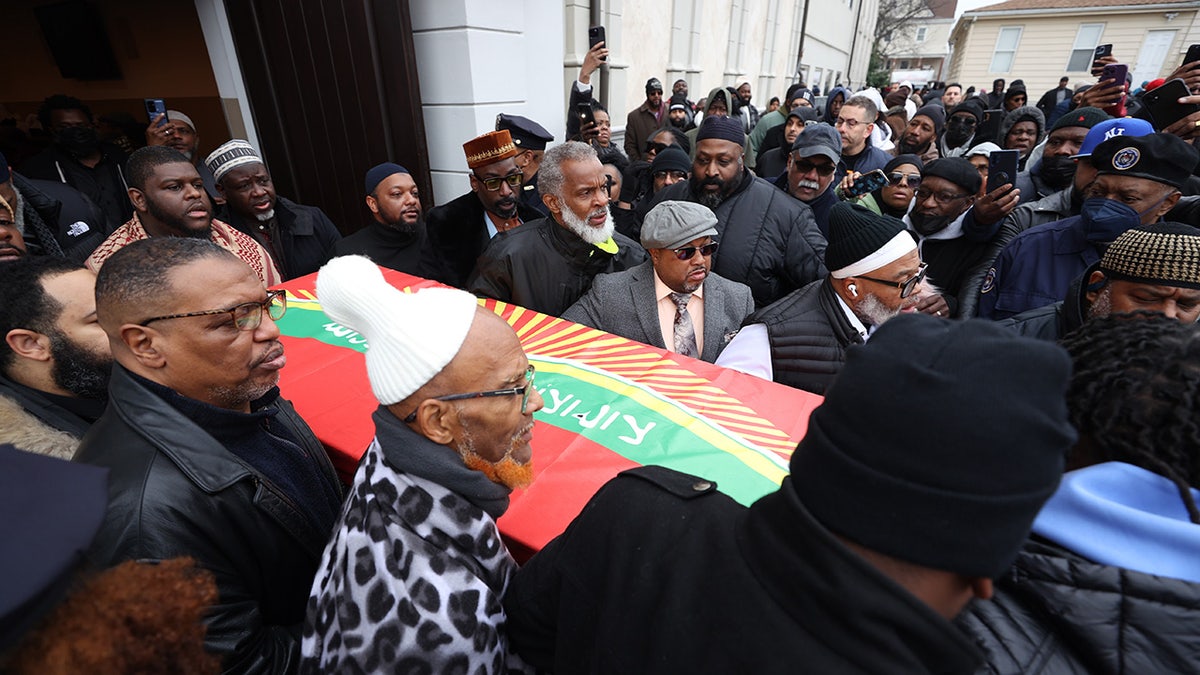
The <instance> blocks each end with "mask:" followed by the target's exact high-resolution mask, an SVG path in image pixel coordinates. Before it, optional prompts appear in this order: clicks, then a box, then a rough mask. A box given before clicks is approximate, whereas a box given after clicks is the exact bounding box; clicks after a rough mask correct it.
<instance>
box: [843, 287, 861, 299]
mask: <svg viewBox="0 0 1200 675" xmlns="http://www.w3.org/2000/svg"><path fill="white" fill-rule="evenodd" d="M846 288H849V289H850V295H853V296H854V297H856V298H857V297H858V286H855V285H854V284H850V285H849V286H847V287H846Z"/></svg>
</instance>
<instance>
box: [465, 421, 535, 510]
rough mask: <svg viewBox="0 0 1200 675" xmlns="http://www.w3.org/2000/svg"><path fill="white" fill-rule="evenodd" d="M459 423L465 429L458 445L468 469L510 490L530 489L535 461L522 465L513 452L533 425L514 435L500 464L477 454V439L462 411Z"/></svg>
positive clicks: (530, 424)
mask: <svg viewBox="0 0 1200 675" xmlns="http://www.w3.org/2000/svg"><path fill="white" fill-rule="evenodd" d="M458 423H459V424H461V425H462V428H463V438H462V441H461V442H460V443H458V444H457V445H456V448H455V449H456V450H458V454H459V455H460V456H461V457H462V459H463V464H466V465H467V468H468V469H472V470H474V471H478V472H479V473H482V474H483V475H484V476H487V478H488V480H490V481H492V482H493V483H497V484H499V485H503V486H505V487H507V488H509V489H510V490H518V489H520V488H524V487H529V484H530V483H532V482H533V460H532V459H530V460H529V461H528V462H525V463H524V464H522V463H521V462H518V461H517V460H515V459H513V452H515V451H516V449H517V446H518V444H519V443H520V442H521V437H522V436H524V435H525V433H526V432H527V431H529V430H530V429H532V428H533V423H532V422H530V423H529V426H527V427H526V428H524V429H522V430H520V431H518V432H517V433H515V434H513V437H512V438H511V439H510V440H509V442H508V451H507V452H505V453H504V456H503V457H501V458H500V461H498V462H492V461H490V460H487V459H484V458H483V457H481V456H480V455H479V453H477V452H475V438H474V436H472V435H471V429H470V428H469V427H468V426H467V423H466V420H464V419H463V418H462V411H461V410H460V411H459V417H458Z"/></svg>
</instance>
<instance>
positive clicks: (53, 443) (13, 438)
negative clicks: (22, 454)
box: [0, 396, 79, 460]
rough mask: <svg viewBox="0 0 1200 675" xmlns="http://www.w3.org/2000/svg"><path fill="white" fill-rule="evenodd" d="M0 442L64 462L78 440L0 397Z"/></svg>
mask: <svg viewBox="0 0 1200 675" xmlns="http://www.w3.org/2000/svg"><path fill="white" fill-rule="evenodd" d="M0 443H12V444H13V445H15V446H16V447H17V448H19V449H21V450H25V451H26V452H33V453H36V454H39V455H48V456H50V457H57V458H59V459H66V460H69V459H71V457H73V456H74V455H75V449H76V448H77V447H79V439H78V438H76V437H74V436H72V435H71V434H68V433H66V432H65V431H59V430H58V429H55V428H53V427H50V426H47V425H46V423H44V422H42V421H41V420H39V419H38V418H36V417H34V416H33V415H30V414H29V413H27V412H25V409H24V408H22V407H21V404H19V403H17V402H16V401H14V400H13V399H11V398H9V397H7V396H0Z"/></svg>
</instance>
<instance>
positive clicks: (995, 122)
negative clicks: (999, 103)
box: [971, 108, 1004, 143]
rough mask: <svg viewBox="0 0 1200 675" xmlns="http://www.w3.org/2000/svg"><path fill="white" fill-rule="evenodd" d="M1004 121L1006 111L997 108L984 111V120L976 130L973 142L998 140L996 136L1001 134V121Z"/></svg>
mask: <svg viewBox="0 0 1200 675" xmlns="http://www.w3.org/2000/svg"><path fill="white" fill-rule="evenodd" d="M1003 121H1004V111H1003V110H1001V109H999V108H997V109H993V110H985V111H983V122H982V123H980V125H979V128H978V129H977V130H976V131H975V139H974V140H973V141H971V142H972V143H983V142H984V141H991V142H993V143H995V142H996V137H997V136H999V135H1000V123H1001V122H1003Z"/></svg>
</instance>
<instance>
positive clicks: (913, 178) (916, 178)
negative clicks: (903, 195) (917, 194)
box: [888, 171, 921, 190]
mask: <svg viewBox="0 0 1200 675" xmlns="http://www.w3.org/2000/svg"><path fill="white" fill-rule="evenodd" d="M901 182H904V183H906V184H907V185H908V187H910V188H912V189H914V190H916V189H917V188H918V187H920V185H921V174H919V173H900V172H899V171H897V172H894V173H890V174H888V185H891V186H892V187H896V186H898V185H900V183H901Z"/></svg>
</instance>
